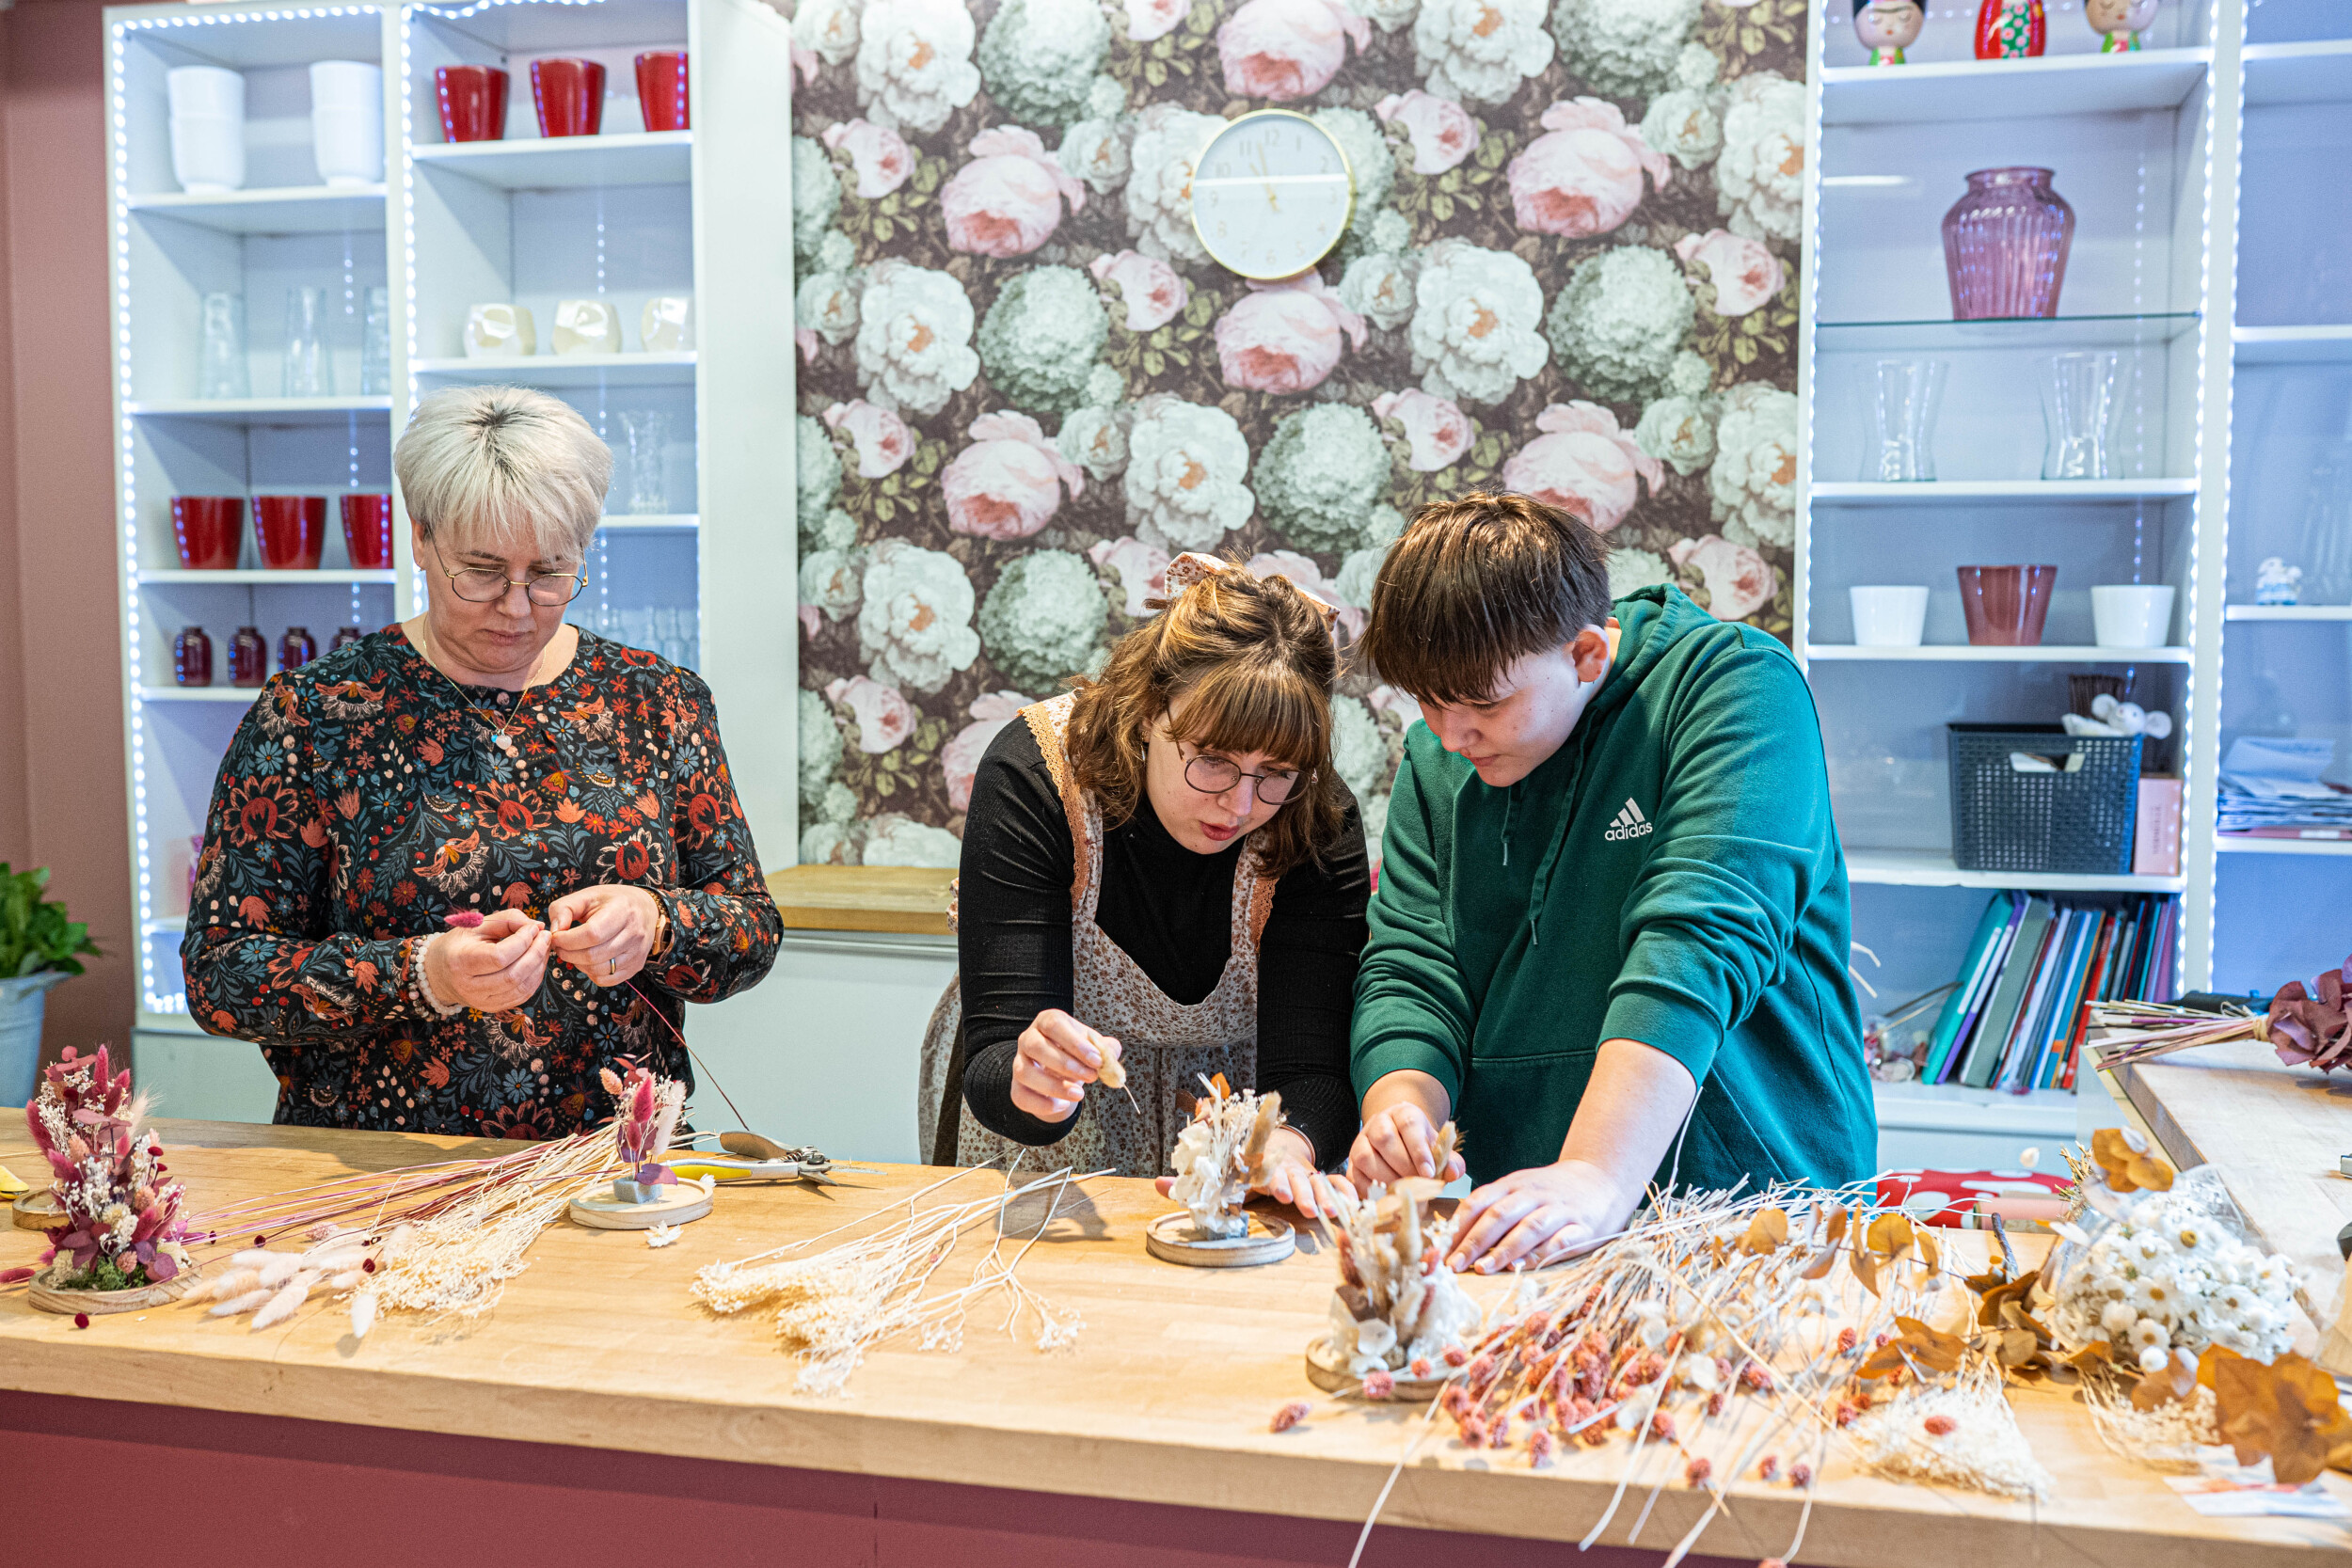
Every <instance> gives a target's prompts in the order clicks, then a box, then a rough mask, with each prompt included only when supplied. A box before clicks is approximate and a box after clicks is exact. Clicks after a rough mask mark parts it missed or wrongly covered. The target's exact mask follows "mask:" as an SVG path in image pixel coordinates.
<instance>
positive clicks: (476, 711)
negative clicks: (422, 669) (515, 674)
mask: <svg viewBox="0 0 2352 1568" xmlns="http://www.w3.org/2000/svg"><path fill="white" fill-rule="evenodd" d="M423 629H424V630H425V632H426V635H427V636H428V637H429V636H431V635H432V633H431V628H430V627H429V626H427V627H425V628H423ZM542 657H544V655H543V656H542ZM424 662H425V665H426V667H427V668H428V669H430V670H431V671H432V672H433V673H435V674H437V675H438V676H440V677H441V678H442V679H443V680H445V681H447V682H449V689H451V690H452V691H454V692H456V693H457V700H458V701H459V702H461V703H463V704H465V705H466V706H467V707H469V708H470V709H471V710H472V711H473V716H474V717H475V718H477V719H479V720H481V721H483V723H485V725H487V726H489V730H490V744H491V745H493V746H496V747H497V748H498V749H499V750H500V751H501V752H504V753H505V754H506V760H507V761H509V762H515V763H519V762H520V761H521V760H522V757H521V754H520V753H519V752H517V751H516V748H515V736H513V734H512V733H510V732H509V730H508V728H507V725H506V724H504V723H501V722H500V721H498V720H496V719H493V718H491V717H490V716H489V715H488V714H487V713H485V712H484V711H482V707H481V705H479V704H477V703H476V702H475V701H474V700H473V699H472V698H471V697H469V696H468V695H467V694H466V689H465V688H464V687H462V686H460V685H458V684H457V677H455V676H454V675H452V674H451V673H449V672H448V671H446V670H444V669H442V668H441V666H440V664H439V663H438V662H437V660H436V659H435V658H434V657H432V655H431V654H430V653H427V654H426V655H425V659H424ZM537 663H538V660H537V659H533V660H532V665H533V666H534V667H536V665H537ZM530 694H531V678H530V676H529V675H527V674H526V675H525V676H524V677H523V689H522V690H520V691H518V692H516V694H515V712H514V714H513V716H512V721H513V722H516V723H519V722H520V721H521V720H522V717H523V699H524V698H526V697H528V696H529V695H530Z"/></svg>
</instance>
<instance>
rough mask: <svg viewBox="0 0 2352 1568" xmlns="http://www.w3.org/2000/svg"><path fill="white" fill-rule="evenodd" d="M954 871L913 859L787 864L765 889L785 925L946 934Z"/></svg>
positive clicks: (790, 927) (804, 928)
mask: <svg viewBox="0 0 2352 1568" xmlns="http://www.w3.org/2000/svg"><path fill="white" fill-rule="evenodd" d="M955 879H956V874H955V873H954V872H953V871H946V870H933V869H931V868H930V867H928V866H914V865H787V866H786V867H785V868H784V869H783V870H781V871H771V872H770V873H769V874H768V893H769V895H770V896H771V897H772V898H774V899H775V901H776V911H777V912H778V913H779V914H781V915H782V916H783V918H784V926H785V929H787V930H788V931H793V930H799V931H902V932H913V933H915V934H919V935H924V936H946V934H947V906H948V903H949V901H950V899H951V898H952V897H953V895H952V893H951V892H950V884H951V883H953V882H954V881H955Z"/></svg>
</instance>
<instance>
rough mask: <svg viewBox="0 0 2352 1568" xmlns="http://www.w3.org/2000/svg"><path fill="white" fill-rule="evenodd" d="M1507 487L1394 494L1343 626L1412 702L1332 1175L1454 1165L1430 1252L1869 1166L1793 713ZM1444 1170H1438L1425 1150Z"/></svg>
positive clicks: (1523, 1240) (1717, 630)
mask: <svg viewBox="0 0 2352 1568" xmlns="http://www.w3.org/2000/svg"><path fill="white" fill-rule="evenodd" d="M1608 583H1609V575H1608V567H1607V563H1606V552H1605V550H1604V547H1603V546H1602V544H1601V542H1600V539H1599V536H1598V535H1597V534H1596V533H1594V532H1593V531H1591V530H1590V529H1588V528H1587V527H1585V526H1584V524H1583V523H1581V521H1579V520H1578V519H1577V518H1575V517H1573V516H1571V515H1569V514H1567V513H1565V512H1564V511H1561V510H1560V509H1558V508H1556V507H1551V506H1547V505H1545V504H1543V503H1542V502H1539V501H1534V500H1531V499H1528V498H1526V497H1523V496H1492V495H1472V496H1467V497H1464V498H1462V499H1459V500H1454V501H1448V502H1441V503H1439V504H1438V505H1434V506H1431V507H1428V508H1426V509H1424V510H1423V511H1422V514H1421V515H1420V516H1418V517H1417V518H1415V519H1414V521H1413V524H1412V526H1411V527H1410V528H1409V529H1407V530H1406V532H1405V535H1404V537H1403V538H1401V539H1400V540H1398V541H1397V544H1396V546H1395V548H1394V549H1393V550H1392V551H1391V553H1390V555H1389V557H1388V559H1387V561H1386V562H1383V563H1382V566H1381V568H1380V576H1379V580H1378V583H1377V586H1376V587H1375V589H1374V591H1373V601H1372V612H1371V617H1370V621H1369V623H1368V625H1367V626H1366V629H1365V633H1364V638H1363V641H1362V642H1361V644H1360V645H1359V651H1360V652H1361V653H1362V654H1363V655H1364V656H1365V657H1368V658H1369V659H1370V660H1371V661H1372V662H1373V663H1374V664H1375V665H1376V666H1377V667H1378V669H1379V671H1380V673H1381V675H1382V677H1383V678H1384V679H1386V680H1388V681H1390V682H1391V684H1393V685H1395V686H1397V687H1398V688H1400V689H1403V690H1405V691H1406V692H1409V693H1411V694H1412V695H1413V696H1414V697H1415V698H1416V699H1417V700H1418V701H1419V702H1420V703H1421V705H1422V720H1423V722H1422V723H1421V724H1416V725H1414V726H1413V727H1412V729H1411V730H1410V732H1409V733H1408V734H1407V735H1406V743H1405V762H1404V766H1403V768H1401V769H1400V770H1399V772H1398V774H1397V780H1396V790H1395V793H1394V795H1393V796H1392V797H1391V800H1390V803H1389V820H1388V829H1387V833H1386V836H1385V838H1384V839H1383V850H1382V853H1383V863H1382V866H1381V871H1380V884H1379V890H1378V893H1377V894H1376V895H1375V897H1374V899H1373V903H1372V909H1371V925H1372V942H1371V945H1370V946H1369V947H1367V948H1366V949H1365V951H1364V956H1363V961H1362V964H1361V966H1360V968H1359V972H1358V977H1357V982H1356V1013H1355V1021H1354V1024H1353V1030H1352V1041H1351V1053H1352V1070H1353V1075H1354V1079H1355V1086H1356V1090H1357V1092H1358V1093H1359V1095H1361V1096H1362V1098H1363V1115H1364V1128H1363V1131H1362V1132H1361V1133H1359V1136H1358V1137H1357V1139H1356V1143H1355V1147H1354V1149H1353V1150H1352V1152H1351V1155H1350V1158H1349V1174H1350V1175H1351V1176H1352V1177H1353V1178H1354V1179H1355V1180H1356V1182H1357V1184H1358V1185H1359V1187H1364V1186H1369V1185H1370V1184H1371V1183H1372V1182H1374V1181H1387V1182H1392V1181H1395V1180H1398V1179H1399V1178H1401V1177H1405V1176H1411V1175H1424V1176H1426V1175H1436V1174H1438V1171H1437V1169H1436V1166H1435V1163H1434V1161H1435V1149H1436V1130H1437V1128H1438V1126H1440V1125H1441V1124H1442V1123H1443V1122H1445V1121H1446V1120H1447V1118H1448V1117H1452V1118H1453V1120H1454V1122H1455V1123H1456V1125H1457V1126H1458V1127H1459V1128H1460V1130H1461V1132H1462V1134H1463V1138H1462V1143H1463V1151H1464V1154H1465V1155H1466V1156H1467V1159H1468V1167H1469V1169H1470V1172H1471V1173H1473V1174H1474V1175H1475V1176H1476V1177H1477V1178H1478V1180H1480V1181H1481V1182H1482V1183H1483V1185H1481V1186H1479V1187H1478V1188H1477V1189H1476V1190H1475V1191H1473V1192H1472V1193H1471V1195H1470V1198H1469V1200H1468V1202H1467V1204H1466V1205H1465V1209H1464V1225H1463V1227H1462V1231H1461V1240H1460V1242H1459V1243H1458V1244H1457V1247H1456V1249H1455V1252H1454V1257H1453V1259H1452V1262H1453V1264H1454V1267H1455V1268H1457V1269H1460V1268H1470V1267H1476V1268H1479V1269H1481V1270H1493V1269H1497V1268H1502V1267H1507V1266H1508V1265H1510V1264H1511V1263H1513V1262H1515V1261H1518V1260H1519V1259H1528V1260H1529V1261H1531V1262H1544V1261H1549V1260H1551V1259H1556V1258H1559V1257H1562V1256H1565V1254H1566V1253H1568V1252H1570V1251H1573V1250H1575V1249H1576V1248H1577V1247H1579V1246H1581V1245H1586V1244H1590V1243H1592V1242H1593V1241H1594V1240H1595V1239H1597V1238H1599V1237H1604V1236H1607V1235H1609V1234H1611V1233H1613V1232H1614V1231H1615V1230H1617V1229H1618V1228H1620V1227H1622V1226H1623V1225H1624V1224H1625V1222H1626V1220H1627V1219H1628V1218H1629V1216H1630V1215H1631V1213H1632V1212H1633V1211H1634V1209H1635V1208H1636V1207H1637V1206H1638V1204H1639V1203H1640V1202H1641V1200H1642V1197H1643V1195H1644V1192H1645V1189H1646V1188H1647V1187H1648V1186H1649V1185H1650V1184H1651V1183H1653V1182H1657V1183H1661V1184H1664V1183H1667V1182H1670V1181H1671V1182H1677V1183H1679V1184H1681V1185H1684V1186H1694V1187H1728V1186H1730V1185H1732V1184H1733V1183H1735V1182H1737V1181H1739V1180H1740V1179H1741V1178H1742V1177H1744V1178H1746V1179H1747V1181H1748V1185H1749V1187H1750V1189H1751V1190H1753V1189H1754V1188H1756V1187H1758V1186H1760V1185H1763V1184H1766V1183H1770V1182H1773V1181H1789V1180H1803V1181H1810V1182H1820V1183H1824V1184H1830V1185H1836V1184H1840V1183H1843V1182H1847V1181H1851V1180H1858V1179H1860V1178H1862V1177H1865V1176H1867V1175H1868V1174H1869V1173H1870V1171H1871V1170H1872V1169H1873V1167H1874V1164H1875V1154H1876V1145H1877V1135H1878V1130H1877V1119H1876V1116H1875V1114H1874V1111H1873V1107H1872V1102H1871V1098H1870V1083H1869V1076H1868V1073H1867V1071H1866V1070H1865V1068H1864V1065H1863V1057H1862V1030H1861V1023H1860V1021H1859V1019H1858V1017H1857V1016H1856V1009H1855V1006H1854V996H1853V990H1852V987H1851V982H1850V980H1849V977H1848V974H1847V968H1846V965H1847V960H1848V952H1849V949H1848V942H1849V928H1850V915H1849V911H1848V904H1847V889H1846V864H1845V856H1844V853H1843V851H1842V850H1841V849H1840V848H1839V847H1838V842H1837V829H1836V824H1835V823H1834V822H1833V820H1832V818H1831V815H1830V799H1829V781H1828V776H1827V772H1826V768H1825V767H1824V764H1823V761H1822V756H1821V738H1820V722H1819V720H1818V719H1817V718H1816V716H1815V713H1814V710H1813V700H1812V696H1811V693H1810V692H1808V691H1807V689H1806V688H1805V684H1804V675H1803V673H1801V672H1800V671H1799V670H1798V668H1797V664H1796V660H1795V659H1793V658H1791V657H1789V654H1788V649H1787V648H1785V647H1783V646H1782V645H1781V644H1780V643H1779V642H1778V641H1774V640H1773V639H1772V638H1770V637H1767V636H1765V635H1764V634H1763V633H1761V632H1758V631H1756V630H1754V629H1752V628H1750V627H1747V626H1738V625H1732V624H1726V623H1724V622H1721V621H1718V620H1716V619H1715V618H1714V617H1713V616H1711V615H1709V614H1708V613H1707V611H1705V610H1701V609H1700V608H1699V607H1698V606H1697V605H1696V604H1695V603H1693V602H1692V600H1690V599H1689V598H1687V597H1685V596H1684V595H1683V594H1681V593H1680V592H1679V591H1678V590H1677V589H1674V588H1671V587H1660V588H1645V589H1643V590H1641V591H1640V592H1638V593H1635V594H1629V595H1628V596H1627V597H1625V598H1623V599H1619V600H1616V601H1615V602H1614V603H1613V604H1612V602H1611V600H1610V596H1609V587H1608ZM1446 1174H1449V1175H1451V1174H1456V1172H1454V1171H1449V1172H1447V1173H1446Z"/></svg>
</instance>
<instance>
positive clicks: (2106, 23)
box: [2083, 0, 2156, 55]
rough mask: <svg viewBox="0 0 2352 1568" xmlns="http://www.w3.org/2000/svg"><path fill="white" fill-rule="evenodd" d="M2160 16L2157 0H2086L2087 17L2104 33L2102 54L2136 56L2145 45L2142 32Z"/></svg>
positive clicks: (2092, 26) (2096, 28) (2101, 47)
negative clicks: (2141, 36) (2142, 40)
mask: <svg viewBox="0 0 2352 1568" xmlns="http://www.w3.org/2000/svg"><path fill="white" fill-rule="evenodd" d="M2155 19H2156V0H2083V20H2084V21H2085V22H2088V23H2090V30H2091V31H2092V32H2094V33H2098V34H2101V35H2103V36H2102V38H2101V40H2100V42H2099V53H2100V54H2102V55H2134V54H2137V53H2138V52H2139V50H2140V48H2141V47H2142V45H2141V43H2140V41H2139V35H2140V34H2142V33H2144V32H2146V31H2147V30H2148V24H2150V23H2152V22H2153V21H2155Z"/></svg>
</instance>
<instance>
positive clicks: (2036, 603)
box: [1960, 566, 2058, 648]
mask: <svg viewBox="0 0 2352 1568" xmlns="http://www.w3.org/2000/svg"><path fill="white" fill-rule="evenodd" d="M2057 586H2058V568H2057V567H2056V566H1963V567H1961V568H1960V610H1961V613H1962V614H1963V615H1964V616H1966V617H1967V618H1968V641H1969V644H1970V645H1971V646H1972V647H1978V648H2033V647H2039V646H2041V643H2042V623H2043V622H2044V621H2046V620H2048V619H2049V618H2050V590H2051V589H2053V588H2055V587H2057Z"/></svg>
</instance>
